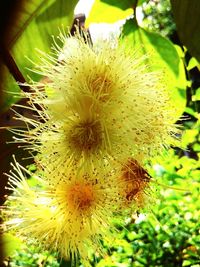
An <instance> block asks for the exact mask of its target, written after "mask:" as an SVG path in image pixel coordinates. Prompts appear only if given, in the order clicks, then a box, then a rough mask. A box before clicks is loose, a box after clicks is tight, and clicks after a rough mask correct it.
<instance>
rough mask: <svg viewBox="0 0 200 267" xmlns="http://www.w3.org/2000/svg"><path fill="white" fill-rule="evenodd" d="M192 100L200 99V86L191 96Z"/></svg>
mask: <svg viewBox="0 0 200 267" xmlns="http://www.w3.org/2000/svg"><path fill="white" fill-rule="evenodd" d="M192 101H200V88H198V89H196V92H195V95H193V96H192Z"/></svg>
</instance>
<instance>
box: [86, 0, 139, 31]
mask: <svg viewBox="0 0 200 267" xmlns="http://www.w3.org/2000/svg"><path fill="white" fill-rule="evenodd" d="M117 2H118V3H117ZM132 2H134V1H132V0H126V1H115V0H111V1H108V0H104V1H101V0H95V2H94V4H93V6H92V9H91V11H90V14H89V16H88V18H87V19H86V22H85V25H86V27H88V26H89V25H90V24H91V23H101V22H107V23H114V22H116V21H118V20H121V19H125V18H127V17H128V16H130V15H132V14H133V9H132V8H131V7H133V5H131V3H132Z"/></svg>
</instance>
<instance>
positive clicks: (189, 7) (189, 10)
mask: <svg viewBox="0 0 200 267" xmlns="http://www.w3.org/2000/svg"><path fill="white" fill-rule="evenodd" d="M171 5H172V11H173V15H174V20H175V22H176V26H177V29H178V35H179V38H180V40H181V42H182V44H183V45H185V46H186V47H187V49H188V50H189V52H190V54H191V55H192V56H194V57H196V58H197V59H198V60H199V61H200V46H199V43H200V34H199V32H200V23H199V17H200V1H199V0H193V1H182V0H171Z"/></svg>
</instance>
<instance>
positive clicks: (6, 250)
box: [0, 233, 22, 258]
mask: <svg viewBox="0 0 200 267" xmlns="http://www.w3.org/2000/svg"><path fill="white" fill-rule="evenodd" d="M20 246H22V242H21V240H20V239H19V238H17V237H15V236H13V235H11V234H7V233H6V234H3V235H2V238H1V243H0V248H1V251H3V257H5V258H6V257H10V256H12V255H13V253H14V252H15V250H16V249H19V248H20Z"/></svg>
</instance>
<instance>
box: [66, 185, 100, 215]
mask: <svg viewBox="0 0 200 267" xmlns="http://www.w3.org/2000/svg"><path fill="white" fill-rule="evenodd" d="M67 197H68V204H69V206H71V207H72V208H73V209H78V210H82V211H83V210H88V209H89V208H90V207H91V206H92V203H93V202H94V200H95V196H94V190H93V187H92V185H91V184H84V183H75V184H74V185H72V186H71V188H70V189H69V191H68V195H67Z"/></svg>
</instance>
